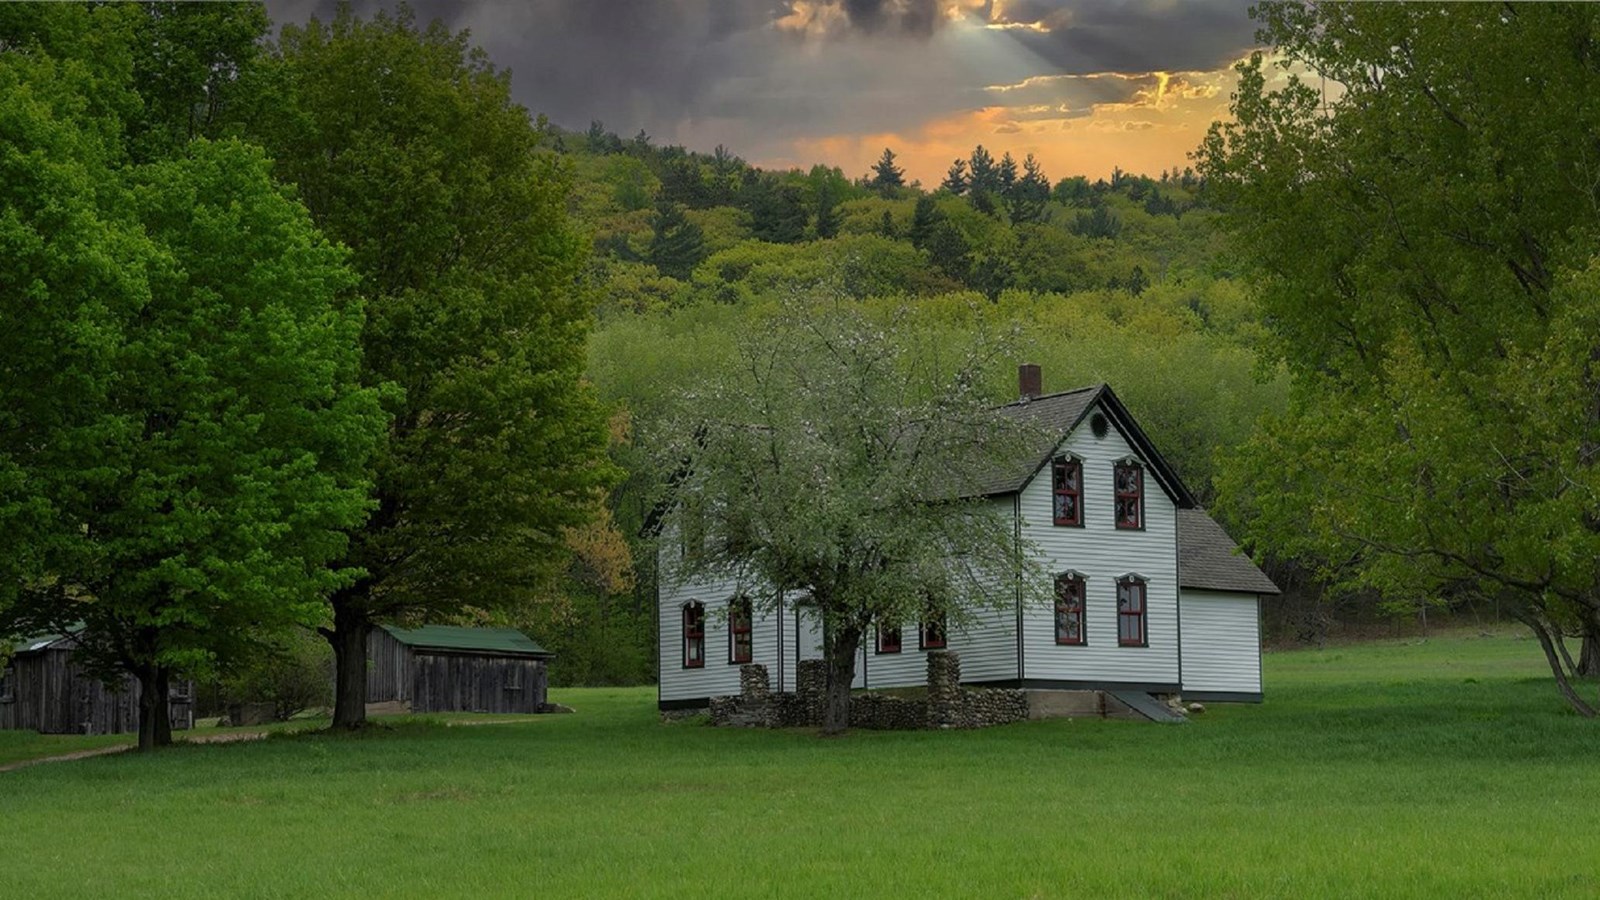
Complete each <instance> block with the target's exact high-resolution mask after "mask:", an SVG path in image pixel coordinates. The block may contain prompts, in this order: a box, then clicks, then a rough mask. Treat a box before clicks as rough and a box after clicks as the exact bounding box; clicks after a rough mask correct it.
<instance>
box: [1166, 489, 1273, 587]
mask: <svg viewBox="0 0 1600 900" xmlns="http://www.w3.org/2000/svg"><path fill="white" fill-rule="evenodd" d="M1178 583H1179V585H1180V586H1181V587H1186V588H1195V589H1198V590H1206V591H1238V592H1240V593H1245V594H1281V593H1283V592H1282V591H1280V590H1278V586H1277V585H1275V584H1273V583H1272V579H1270V578H1268V577H1267V576H1266V575H1265V574H1263V573H1262V571H1261V570H1260V569H1258V568H1256V564H1255V563H1253V562H1251V561H1250V557H1248V556H1245V555H1244V554H1242V553H1240V552H1239V545H1238V544H1235V543H1234V542H1233V538H1230V537H1228V533H1227V532H1226V531H1223V530H1222V526H1221V525H1218V524H1217V523H1216V521H1215V520H1214V519H1212V518H1211V517H1210V516H1209V515H1206V511H1205V510H1203V509H1180V510H1178Z"/></svg>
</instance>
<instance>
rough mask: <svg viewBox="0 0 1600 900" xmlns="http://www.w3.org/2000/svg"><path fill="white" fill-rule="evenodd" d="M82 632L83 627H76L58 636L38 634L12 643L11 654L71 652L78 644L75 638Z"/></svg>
mask: <svg viewBox="0 0 1600 900" xmlns="http://www.w3.org/2000/svg"><path fill="white" fill-rule="evenodd" d="M82 630H83V626H82V625H74V626H72V627H71V628H69V629H67V630H66V631H64V632H60V633H58V634H37V635H34V636H33V637H27V638H18V639H17V640H15V641H13V642H12V644H11V652H12V653H17V654H22V653H37V652H39V651H41V650H51V649H56V650H62V649H68V650H70V649H71V648H72V647H73V646H74V645H76V644H77V641H76V640H75V638H76V637H77V636H78V632H80V631H82Z"/></svg>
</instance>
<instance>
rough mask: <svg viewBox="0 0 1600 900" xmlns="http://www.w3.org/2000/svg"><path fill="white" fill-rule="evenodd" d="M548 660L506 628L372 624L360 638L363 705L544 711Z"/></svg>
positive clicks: (429, 709)
mask: <svg viewBox="0 0 1600 900" xmlns="http://www.w3.org/2000/svg"><path fill="white" fill-rule="evenodd" d="M550 656H551V654H550V652H549V651H547V650H545V649H544V648H543V647H540V646H539V645H538V644H535V643H534V642H533V641H532V640H530V639H529V638H528V636H527V635H525V634H523V633H522V632H520V631H517V630H515V629H512V628H458V627H453V626H447V625H426V626H424V627H422V628H396V627H394V626H390V625H383V626H379V627H377V628H374V629H373V630H372V634H371V636H370V637H369V638H368V639H367V660H368V663H369V664H370V666H371V671H370V672H369V673H368V675H367V703H368V704H397V705H398V706H399V707H400V708H402V709H405V710H407V711H410V712H489V713H536V712H543V711H545V699H546V694H547V691H548V688H549V677H548V674H547V672H546V670H545V663H546V661H547V660H549V659H550Z"/></svg>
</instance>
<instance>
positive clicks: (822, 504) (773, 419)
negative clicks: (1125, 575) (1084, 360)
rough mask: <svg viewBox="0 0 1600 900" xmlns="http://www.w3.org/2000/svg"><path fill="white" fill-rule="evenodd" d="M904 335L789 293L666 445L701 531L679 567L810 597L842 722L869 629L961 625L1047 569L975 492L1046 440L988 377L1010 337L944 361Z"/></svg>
mask: <svg viewBox="0 0 1600 900" xmlns="http://www.w3.org/2000/svg"><path fill="white" fill-rule="evenodd" d="M904 318H905V317H904V316H903V315H902V316H900V317H898V321H900V322H903V320H904ZM909 334H910V332H909V331H908V330H906V329H904V328H903V327H902V325H901V324H891V325H888V326H881V325H877V324H874V323H872V322H869V321H867V320H866V319H864V318H863V317H862V316H861V315H860V313H859V311H858V310H857V309H856V308H853V307H851V306H849V305H847V304H846V303H844V302H841V301H839V300H836V299H830V298H828V297H820V298H817V297H812V298H806V299H804V300H797V301H792V302H790V303H788V304H786V306H785V307H784V309H783V311H782V312H781V313H780V314H779V315H777V316H775V317H773V318H772V319H770V320H769V321H767V322H766V323H765V324H764V325H762V326H760V327H759V328H757V329H756V330H755V333H754V334H752V335H751V336H750V337H749V338H748V339H746V340H745V341H743V342H742V344H741V346H740V351H739V356H738V362H737V364H736V365H735V366H734V367H733V368H730V369H729V370H727V371H725V372H722V373H721V374H720V375H719V376H718V377H716V378H715V379H713V380H712V381H711V382H710V383H708V384H706V385H704V386H703V387H701V388H698V389H696V390H694V391H693V392H692V393H688V394H685V395H684V397H683V398H682V401H683V405H684V408H685V409H684V412H683V413H682V414H681V415H679V416H678V417H676V418H675V419H673V420H671V421H670V423H669V424H668V425H667V426H666V428H665V440H664V441H663V442H662V459H663V460H664V461H669V462H670V464H673V465H681V470H680V472H681V474H680V477H679V478H678V479H677V481H676V486H675V494H674V497H675V498H676V499H677V500H678V501H679V502H678V505H677V506H676V507H675V508H676V509H677V510H678V513H677V514H676V515H675V518H674V521H675V522H676V523H677V524H676V525H675V526H674V527H682V524H683V519H684V518H685V517H684V515H683V514H682V513H683V511H684V510H687V509H692V510H695V511H696V515H695V519H696V520H697V527H699V528H702V529H703V530H704V534H705V541H704V547H705V550H704V552H702V553H698V554H690V555H688V556H687V558H686V559H683V560H682V561H681V562H680V563H679V564H678V565H679V567H678V568H677V569H676V570H675V571H674V572H672V573H671V575H672V576H673V577H680V578H691V579H692V578H698V577H703V576H715V577H734V578H738V579H741V580H742V581H744V582H745V583H750V584H765V585H772V586H776V587H777V588H779V589H781V590H783V591H787V592H790V593H791V596H793V595H795V594H798V595H801V596H802V597H803V598H804V599H803V600H801V601H800V602H801V603H802V604H803V605H804V606H805V608H806V609H807V610H808V611H810V612H811V614H814V615H816V616H818V617H820V620H821V622H822V626H823V631H824V635H825V637H824V656H825V658H826V660H827V663H828V688H827V694H828V703H827V712H826V720H825V726H824V727H825V730H826V731H827V732H830V733H836V732H839V731H842V730H844V728H845V727H846V725H847V724H848V721H849V697H850V683H851V680H852V679H853V677H854V674H855V658H856V653H857V651H858V650H859V649H860V646H861V640H862V637H863V635H865V634H866V633H867V632H868V629H869V628H870V627H871V626H872V625H874V624H880V625H882V624H891V623H900V622H906V621H915V620H917V619H918V618H919V617H922V616H926V615H930V614H945V615H947V616H948V617H949V619H950V621H951V622H952V623H956V622H959V621H961V620H962V619H963V618H964V617H965V616H967V615H969V614H970V613H971V612H972V611H974V610H976V609H981V608H985V607H995V606H1001V605H1006V604H1014V603H1016V602H1017V593H1016V592H1017V590H1018V589H1019V588H1018V585H1019V584H1031V583H1041V584H1042V583H1044V581H1045V579H1043V578H1028V577H1023V576H1024V573H1025V570H1026V569H1027V568H1028V566H1029V565H1031V564H1030V563H1029V562H1027V554H1026V552H1025V548H1024V547H1022V546H1021V545H1020V543H1019V541H1018V539H1017V536H1016V534H1015V533H1014V531H1013V528H1012V522H1011V520H1010V519H1009V518H1008V517H1006V516H1005V515H1001V514H999V512H997V509H996V508H995V507H993V506H992V505H991V504H989V503H986V502H985V501H982V500H977V499H965V498H964V497H963V494H964V491H963V488H964V487H965V486H968V485H972V484H976V483H978V479H979V477H980V473H982V472H985V471H990V470H992V468H993V467H994V466H995V465H1003V464H1004V463H1005V462H1006V461H1012V462H1014V461H1015V460H1016V459H1019V458H1020V450H1021V448H1023V447H1025V446H1028V445H1029V441H1028V439H1029V438H1030V437H1032V438H1036V435H1031V434H1028V433H1027V432H1026V431H1025V430H1024V429H1023V426H1022V425H1021V424H1020V423H1019V422H1017V421H1016V420H1015V419H1014V418H1010V417H1006V416H1003V415H1001V414H1000V413H999V412H997V411H996V410H995V409H993V408H992V407H989V406H988V405H987V404H985V403H984V401H983V398H982V397H981V396H980V394H979V392H978V390H977V388H976V386H975V385H976V383H977V373H978V372H979V370H981V369H982V368H983V366H984V365H985V364H986V363H987V362H988V361H989V360H990V358H991V357H992V356H993V355H994V354H995V353H996V352H997V346H996V345H995V344H994V343H991V342H987V341H984V340H977V341H974V342H973V343H972V344H971V345H970V346H968V347H967V348H966V350H965V352H964V353H960V354H958V355H957V357H956V358H954V359H950V358H948V357H947V358H946V359H945V360H943V361H941V360H939V359H937V358H935V357H934V356H933V355H932V354H931V353H929V351H928V348H926V347H921V348H919V347H917V346H915V344H914V342H913V341H912V340H911V339H910V337H909ZM941 362H943V363H944V365H941ZM1008 509H1009V508H1008ZM752 596H755V597H759V598H762V599H761V600H759V601H758V602H767V603H773V602H775V600H774V599H773V597H774V593H773V592H772V591H757V592H753V594H752Z"/></svg>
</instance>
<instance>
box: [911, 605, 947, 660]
mask: <svg viewBox="0 0 1600 900" xmlns="http://www.w3.org/2000/svg"><path fill="white" fill-rule="evenodd" d="M944 647H945V634H944V613H943V612H942V611H939V610H929V611H928V612H927V613H926V614H925V615H923V617H922V622H921V624H920V625H919V626H918V628H917V649H919V650H943V649H944Z"/></svg>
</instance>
